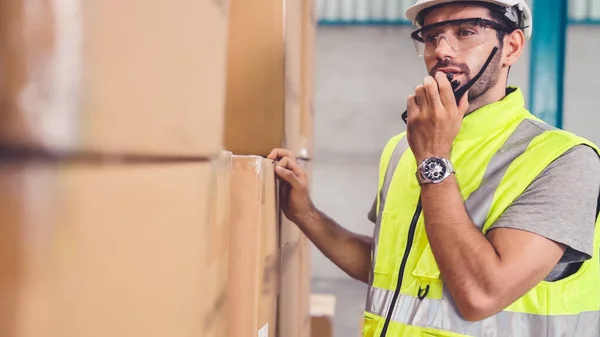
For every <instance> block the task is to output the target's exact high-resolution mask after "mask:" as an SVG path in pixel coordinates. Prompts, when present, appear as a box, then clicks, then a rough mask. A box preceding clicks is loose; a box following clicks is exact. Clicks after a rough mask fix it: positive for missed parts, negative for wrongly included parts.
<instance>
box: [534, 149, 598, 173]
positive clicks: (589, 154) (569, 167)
mask: <svg viewBox="0 0 600 337" xmlns="http://www.w3.org/2000/svg"><path fill="white" fill-rule="evenodd" d="M577 173H579V174H583V175H585V176H579V177H575V176H574V175H575V174H577ZM547 177H556V178H563V177H573V178H580V179H581V178H584V179H585V180H587V179H592V180H598V181H599V182H600V157H599V155H598V153H597V152H596V150H595V149H593V148H592V147H590V146H588V145H585V144H581V145H576V146H574V147H572V148H570V149H569V150H567V151H565V152H564V153H563V154H562V155H560V156H559V157H558V158H556V159H555V160H554V161H553V162H551V163H550V164H549V165H548V166H547V167H546V169H545V170H544V171H543V172H542V173H541V174H540V176H539V177H538V179H544V178H547ZM569 180H571V179H569ZM588 181H589V180H588Z"/></svg>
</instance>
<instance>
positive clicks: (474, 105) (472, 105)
mask: <svg viewBox="0 0 600 337" xmlns="http://www.w3.org/2000/svg"><path fill="white" fill-rule="evenodd" d="M505 96H506V88H505V87H503V86H497V88H493V89H490V90H488V91H487V92H486V93H484V94H483V95H481V96H479V97H477V98H475V99H474V100H472V101H470V102H469V109H468V110H467V114H470V113H471V112H473V111H475V110H478V109H479V108H482V107H484V106H486V105H488V104H492V103H495V102H498V101H500V100H502V99H503V98H504V97H505Z"/></svg>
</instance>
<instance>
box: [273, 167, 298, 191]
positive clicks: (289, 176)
mask: <svg viewBox="0 0 600 337" xmlns="http://www.w3.org/2000/svg"><path fill="white" fill-rule="evenodd" d="M275 173H277V175H278V176H279V177H280V178H281V179H283V180H284V181H285V182H287V183H288V184H290V186H292V188H294V189H295V188H298V187H299V186H300V181H299V180H298V177H296V175H295V174H294V172H293V171H292V170H290V169H287V168H285V167H283V166H279V165H277V166H275Z"/></svg>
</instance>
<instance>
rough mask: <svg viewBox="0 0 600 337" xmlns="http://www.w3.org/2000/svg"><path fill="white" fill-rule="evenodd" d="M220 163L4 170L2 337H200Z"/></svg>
mask: <svg viewBox="0 0 600 337" xmlns="http://www.w3.org/2000/svg"><path fill="white" fill-rule="evenodd" d="M212 167H213V165H212V163H183V164H164V165H144V164H136V165H130V166H124V165H116V164H115V165H113V164H102V165H89V164H78V163H71V164H42V163H33V162H31V163H27V164H14V163H13V164H0V185H1V186H2V189H0V221H1V223H2V224H3V225H2V226H0V270H2V273H0V285H1V286H0V298H2V301H0V336H3V337H82V336H85V337H105V336H114V337H130V336H145V337H163V336H170V337H187V336H192V335H202V333H203V328H204V327H203V325H202V323H203V315H204V308H205V303H204V302H205V301H204V295H205V293H204V291H205V287H206V284H205V274H206V270H205V258H206V257H205V255H206V249H205V248H206V234H207V233H206V221H207V206H208V198H209V195H210V183H209V182H210V180H211V175H212V173H211V171H212Z"/></svg>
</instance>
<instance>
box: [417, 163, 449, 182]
mask: <svg viewBox="0 0 600 337" xmlns="http://www.w3.org/2000/svg"><path fill="white" fill-rule="evenodd" d="M447 171H448V167H447V166H446V163H444V161H443V160H442V159H439V158H430V159H427V161H426V162H425V163H424V164H423V169H422V172H423V176H424V177H425V178H427V179H429V180H432V181H437V180H440V179H442V178H444V176H445V175H446V172H447Z"/></svg>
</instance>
